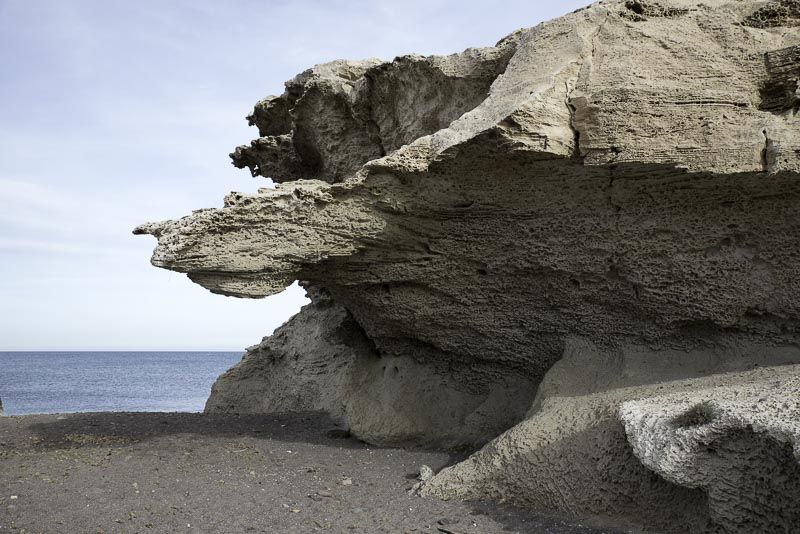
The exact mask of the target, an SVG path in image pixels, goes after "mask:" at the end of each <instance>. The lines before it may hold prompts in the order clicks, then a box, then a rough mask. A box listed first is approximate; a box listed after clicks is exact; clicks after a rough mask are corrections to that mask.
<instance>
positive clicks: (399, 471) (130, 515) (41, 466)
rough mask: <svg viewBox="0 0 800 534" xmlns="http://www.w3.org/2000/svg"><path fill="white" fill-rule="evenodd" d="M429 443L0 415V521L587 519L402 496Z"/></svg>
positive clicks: (232, 422)
mask: <svg viewBox="0 0 800 534" xmlns="http://www.w3.org/2000/svg"><path fill="white" fill-rule="evenodd" d="M458 459H459V458H457V457H456V456H454V455H450V454H448V453H443V452H427V451H407V450H399V449H381V448H374V447H370V446H368V445H366V444H364V443H362V442H359V441H358V440H355V439H352V438H349V437H347V436H346V435H345V433H344V432H342V431H341V430H338V429H337V428H336V427H335V425H334V424H333V423H332V422H331V421H330V420H329V419H327V418H326V417H324V416H321V415H317V414H301V415H295V414H293V415H286V416H243V417H229V416H215V415H203V414H188V413H182V414H174V413H173V414H165V413H139V414H131V413H95V414H66V415H35V416H22V417H0V532H10V531H15V532H59V533H60V532H93V533H96V532H105V533H111V532H145V533H149V532H314V531H328V532H444V533H478V532H480V533H488V532H552V533H588V532H600V531H598V530H595V529H589V528H586V527H582V526H581V525H579V524H575V523H570V522H567V521H561V520H557V519H548V518H543V517H539V516H535V515H532V514H530V513H526V512H523V511H520V510H515V509H512V508H503V507H497V506H492V505H487V504H482V503H462V502H444V501H439V500H433V499H424V498H420V497H414V496H410V495H408V493H407V490H408V489H409V488H410V487H411V486H412V484H414V482H415V481H416V480H415V477H416V475H417V473H418V472H419V468H420V466H421V465H423V464H424V465H429V466H431V467H432V468H433V469H434V470H438V469H440V468H441V467H443V466H445V465H447V464H449V463H452V462H453V461H456V460H458Z"/></svg>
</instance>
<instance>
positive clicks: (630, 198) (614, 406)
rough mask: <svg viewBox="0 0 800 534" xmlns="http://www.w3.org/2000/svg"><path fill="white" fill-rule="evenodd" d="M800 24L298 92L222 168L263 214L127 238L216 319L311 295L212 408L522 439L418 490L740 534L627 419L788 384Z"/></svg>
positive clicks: (588, 40) (464, 62)
mask: <svg viewBox="0 0 800 534" xmlns="http://www.w3.org/2000/svg"><path fill="white" fill-rule="evenodd" d="M798 5H799V4H798V2H797V0H771V1H766V2H764V1H760V2H755V1H736V0H708V1H706V2H704V3H698V2H690V1H687V0H665V1H661V2H654V1H643V0H627V1H617V0H614V1H601V2H597V3H595V4H593V5H592V6H590V7H588V8H585V9H582V10H579V11H577V12H575V13H571V14H569V15H566V16H564V17H562V18H560V19H557V20H554V21H551V22H548V23H544V24H540V25H539V26H536V27H535V28H530V29H524V30H520V31H518V32H515V33H514V34H512V35H511V36H509V37H508V38H506V39H504V40H503V41H501V42H500V43H498V45H497V46H496V47H492V48H484V49H470V50H467V51H465V52H463V53H461V54H455V55H452V56H446V57H435V56H434V57H420V56H405V57H401V58H397V59H395V60H394V61H392V62H385V63H384V62H380V61H378V60H367V61H355V62H353V61H336V62H333V63H329V64H325V65H318V66H316V67H314V68H313V69H310V70H309V71H306V72H304V73H303V74H301V75H299V76H298V77H296V78H295V79H294V80H292V81H290V82H288V83H287V85H286V91H285V92H284V94H283V95H281V96H279V97H268V98H266V99H264V100H262V101H261V102H259V103H258V104H257V105H256V107H255V110H254V111H253V114H252V115H251V116H250V117H249V119H250V121H251V124H254V125H256V126H257V127H258V129H259V134H260V135H261V137H260V138H259V139H257V140H255V141H253V142H252V143H251V144H250V145H248V146H243V147H239V148H237V149H236V151H235V152H234V154H232V157H233V160H234V164H235V165H236V166H238V167H248V168H249V169H250V170H251V172H252V173H253V174H254V175H261V176H267V177H270V178H273V179H274V180H275V181H276V182H282V183H279V184H278V187H277V189H275V190H270V189H263V190H260V191H259V192H258V193H257V194H253V195H248V194H241V193H233V194H231V195H229V196H228V197H227V198H226V203H225V207H223V208H222V209H213V210H200V211H197V212H195V213H194V214H192V215H190V216H188V217H185V218H183V219H179V220H176V221H164V222H161V223H154V224H152V223H151V224H147V225H143V226H141V227H139V228H138V229H137V230H136V232H137V233H148V234H152V235H154V236H156V237H157V238H158V240H159V244H158V247H157V248H156V251H155V253H154V255H153V260H152V261H153V264H154V265H156V266H159V267H164V268H168V269H173V270H176V271H180V272H185V273H187V274H188V275H189V277H190V278H191V279H192V280H193V281H195V282H197V283H199V284H201V285H203V286H204V287H207V288H208V289H210V290H211V291H214V292H217V293H222V294H226V295H234V296H240V297H262V296H266V295H271V294H274V293H277V292H279V291H281V290H282V289H283V288H285V287H286V286H288V285H289V284H290V283H291V282H292V281H294V280H302V281H303V285H304V286H305V287H306V288H308V289H309V291H310V292H311V293H312V298H313V296H314V295H325V299H324V300H325V302H324V303H323V302H317V301H315V303H314V304H313V305H311V306H309V307H307V308H306V309H304V311H303V312H301V314H300V315H299V316H297V317H296V318H295V319H293V320H292V321H291V322H290V323H288V324H287V325H286V326H285V327H283V328H282V329H281V330H280V331H279V332H278V333H277V335H276V336H275V337H273V338H269V339H267V340H265V341H264V342H263V343H262V344H261V345H259V346H257V347H254V348H251V349H250V351H249V352H248V355H247V356H246V357H245V359H244V360H243V362H242V363H241V364H239V366H237V367H236V368H234V370H232V371H230V372H229V373H227V374H226V375H224V376H223V377H222V378H221V379H220V381H219V382H218V383H217V385H216V386H215V388H214V392H213V394H212V397H211V399H209V404H208V409H209V410H211V411H233V412H247V411H262V410H265V411H273V410H292V409H298V410H299V409H303V410H305V409H324V410H327V411H329V412H331V413H333V414H335V415H337V416H341V417H343V418H345V419H346V420H347V421H348V424H349V426H350V428H351V430H352V431H353V433H354V434H355V435H357V436H360V437H362V438H364V439H367V440H369V441H372V442H375V443H395V444H398V443H399V444H424V445H446V446H451V445H474V444H480V443H484V442H486V441H487V440H489V439H491V438H492V437H494V436H496V435H497V434H499V433H500V432H501V431H502V430H504V429H506V428H508V427H510V426H511V425H513V424H514V423H517V422H519V421H521V420H523V419H525V417H526V414H527V416H528V419H525V421H523V422H522V423H520V425H519V426H517V427H514V429H512V430H509V431H508V432H506V433H505V434H503V435H502V436H501V437H500V438H498V439H497V440H496V441H494V442H492V444H490V445H487V448H485V449H484V450H483V451H482V452H480V453H478V454H477V456H475V457H473V459H472V460H468V461H467V462H466V463H465V464H462V465H460V466H457V467H455V468H452V470H449V471H447V472H446V474H440V475H437V476H435V477H433V479H431V480H430V481H429V484H428V485H427V486H426V489H425V491H428V492H430V493H436V494H441V495H445V494H448V495H455V496H464V495H470V496H483V497H485V496H490V497H495V498H502V499H507V500H514V501H519V502H523V503H527V504H529V505H533V506H537V507H541V508H544V509H546V510H553V511H559V512H566V513H572V514H577V515H587V514H588V515H594V516H597V517H599V518H601V519H602V518H605V519H613V518H623V519H627V520H629V521H631V523H632V524H636V525H650V526H653V528H668V527H669V528H674V529H678V530H680V529H681V528H685V529H692V530H703V529H710V530H714V529H723V530H724V529H728V530H737V529H743V528H745V527H742V526H741V525H747V524H748V523H747V521H754V520H755V519H753V514H754V513H755V512H752V513H751V512H748V510H750V511H752V510H753V509H754V508H753V506H750V505H747V506H745V505H743V508H742V510H745V511H744V512H742V513H743V515H742V516H741V517H739V516H737V517H733V516H732V515H731V514H730V513H728V512H727V511H724V510H729V509H730V506H733V505H735V503H736V500H735V499H730V498H728V497H726V498H725V499H728V501H727V502H728V504H725V503H723V502H722V501H724V500H725V499H721V500H720V499H717V498H716V497H714V495H716V493H715V492H717V491H718V488H717V486H715V484H716V483H714V482H709V480H708V479H703V481H700V482H696V483H695V482H691V483H690V482H686V484H683V482H681V481H679V480H678V477H679V475H678V474H676V473H677V471H676V470H675V469H673V468H672V467H669V466H671V465H677V463H676V462H678V460H675V459H673V458H672V457H671V456H670V457H666V456H665V457H660V456H658V455H657V454H656V455H654V454H651V453H649V452H647V451H648V449H647V447H648V446H647V443H650V442H651V441H652V440H651V441H647V440H639V439H638V438H636V439H634V438H631V441H630V442H629V441H628V437H630V435H632V434H630V433H628V434H626V429H628V428H629V427H630V428H631V429H634V428H640V427H641V425H642V424H644V423H641V421H640V419H636V418H635V417H634V415H632V414H633V413H634V412H630V411H625V412H624V413H625V414H626V415H625V416H624V417H623V420H624V424H623V422H620V419H617V413H618V412H619V413H623V411H624V410H623V409H622V408H621V406H622V405H623V403H624V402H625V401H628V400H633V399H634V398H639V397H638V396H641V397H642V398H654V399H656V400H654V401H653V402H654V403H655V404H656V405H659V404H660V403H663V405H664V410H666V411H664V413H663V414H662V415H660V416H659V418H658V420H659V421H662V423H663V421H666V419H664V417H667V416H666V415H665V414H667V412H669V413H672V412H671V411H670V410H672V409H673V408H674V407H675V406H677V405H676V404H675V401H674V399H672V398H664V399H660V397H659V395H660V391H661V390H659V389H658V388H660V387H661V386H656V385H653V384H655V383H658V382H662V381H675V380H681V379H692V380H694V381H689V382H685V383H684V382H681V384H683V385H680V386H669V387H667V386H664V387H665V388H667V389H670V388H672V389H674V388H678V390H680V391H685V392H686V395H687V398H688V397H690V396H691V394H692V393H691V392H692V391H694V390H698V391H699V390H700V389H704V388H708V387H711V386H713V385H714V384H718V383H724V382H725V381H727V380H729V378H726V376H727V375H724V374H720V373H730V372H742V371H746V370H750V369H752V368H753V367H754V366H756V365H779V364H791V363H800V350H798V348H797V347H798V346H800V282H798V281H799V280H800V263H798V258H800V239H799V237H800V117H799V116H798V114H797V111H798V109H800V97H798V85H797V83H798V79H799V78H800V66H799V62H798V50H800V48H798V47H799V46H800V26H798V24H797V20H798V16H797V13H798ZM348 339H350V340H351V341H352V340H360V341H358V342H357V343H355V344H353V343H351V342H350V341H348ZM559 360H560V361H559ZM556 362H559V363H558V364H556ZM554 364H556V365H555V367H554ZM789 369H791V368H789V367H785V368H783V367H782V368H780V369H778V370H776V371H774V372H775V373H783V372H789ZM548 371H549V372H548ZM764 372H766V371H764ZM708 375H711V376H713V378H708V379H707V380H706V379H702V378H700V377H704V376H708ZM736 376H737V378H730V380H734V381H736V383H737V384H739V383H741V384H743V385H742V387H745V386H746V385H747V384H748V383H749V381H751V380H756V378H758V376H760V375H758V376H757V373H756V374H755V375H753V374H743V375H736ZM681 388H682V389H681ZM670 390H671V389H670ZM716 391H717V390H716V389H714V390H713V391H711V393H709V394H712V395H716V393H715V392H716ZM719 391H720V392H722V391H723V390H719ZM725 391H727V390H725ZM774 393H775V395H785V394H786V392H785V391H782V390H781V391H777V390H776V391H775V392H774ZM719 394H720V395H722V396H724V395H727V394H726V393H719ZM657 397H658V398H657ZM776 398H778V397H776ZM659 399H660V400H659ZM625 406H628V407H629V408H630V407H631V406H634V405H628V404H625ZM642 406H644V405H642ZM648 406H649V405H648ZM632 409H633V408H630V410H632ZM642 409H643V410H644V408H642ZM737 409H738V408H737ZM620 410H622V411H620ZM625 410H628V408H625ZM647 410H648V411H647V413H656V410H655V409H654V408H647ZM659 413H660V412H659ZM731 413H732V412H731ZM742 413H744V412H742ZM647 424H648V425H649V424H650V423H647ZM660 424H661V423H658V425H660ZM653 425H655V426H647V429H650V428H652V429H660V428H662V427H661V426H658V425H656V424H655V423H653ZM623 426H624V428H623ZM553 427H557V428H556V429H555V430H553ZM641 428H644V427H641ZM726 428H727V427H726ZM731 428H733V427H731ZM645 430H646V429H645ZM645 430H639V431H637V432H639V434H637V435H644V434H642V433H643V432H645ZM654 431H656V430H654ZM630 432H633V430H631V431H630ZM648 432H649V430H648ZM670 435H672V434H670ZM675 435H677V434H675ZM770 436H771V434H770ZM762 438H763V436H762V434H758V436H756V437H753V439H750V438H747V439H748V440H750V441H748V442H747V443H749V445H747V446H748V447H750V446H752V447H753V448H754V450H758V451H762V450H763V451H766V450H768V449H769V450H772V448H771V447H772V445H771V442H769V443H767V442H765V441H764V439H767V438H764V439H762ZM648 439H650V438H648ZM665 439H668V441H669V440H671V439H672V438H669V437H668V438H665ZM698 439H699V438H698ZM769 439H772V438H769ZM767 441H768V440H767ZM669 443H671V442H669ZM743 446H744V445H743ZM565 450H568V451H571V452H569V454H571V455H573V456H569V457H567V456H564V455H565V454H566V453H564V452H563V451H565ZM595 450H596V451H598V452H597V453H593V452H591V451H595ZM776 450H777V449H776ZM636 451H639V452H636ZM642 451H645V452H642ZM754 454H755V453H754ZM758 454H761V452H758ZM758 454H756V455H758ZM765 454H766V456H764V457H767V456H770V455H771V454H772V453H771V452H770V453H765ZM579 455H582V456H581V457H580V459H579V460H576V462H577V463H574V462H573V461H572V460H571V459H568V458H573V457H577V456H579ZM762 456H763V455H762ZM691 457H692V458H695V457H698V458H699V457H700V456H698V455H694V456H691ZM770 457H772V456H770ZM726 458H729V460H730V462H732V463H733V464H736V465H740V463H737V462H738V459H736V458H733V457H732V456H731V457H726ZM681 461H683V460H681ZM704 461H705V460H704ZM471 462H472V463H471ZM473 464H474V467H475V468H474V469H472V468H470V466H471V465H473ZM756 465H758V466H759V467H758V469H762V468H763V469H766V468H765V467H764V466H765V465H766V463H764V462H761V463H757V464H756ZM780 465H781V466H784V467H782V468H785V469H790V468H789V467H785V466H788V465H789V464H780ZM792 465H793V464H792ZM490 467H491V469H489V468H490ZM487 469H488V471H487ZM791 469H793V468H791ZM707 472H708V473H716V472H718V468H717V467H713V468H712V467H710V466H709V467H708V469H707ZM787 472H788V471H787ZM476 473H477V474H476ZM484 473H491V477H490V478H491V480H489V479H486V478H481V477H483V474H484ZM604 473H605V474H604ZM608 473H614V474H613V477H616V479H615V480H611V479H610V477H612V475H611V474H608ZM657 473H658V474H657ZM759 473H760V474H759V476H767V474H766V473H767V471H764V472H763V473H762V472H761V471H759ZM487 476H489V475H487ZM681 476H682V475H681ZM792 476H793V475H792ZM613 477H612V478H613ZM789 479H791V480H789ZM789 479H787V480H789V482H787V485H785V486H783V488H784V489H779V488H777V487H776V488H771V489H769V492H767V493H765V494H764V495H761V494H759V495H760V496H759V497H757V499H761V500H763V499H767V498H770V495H771V494H772V493H770V492H773V493H774V492H778V491H785V492H787V493H786V494H787V495H791V492H792V491H794V489H792V488H793V486H791V484H793V482H792V481H793V480H794V479H793V478H791V477H789ZM486 480H489V481H488V482H487V481H486ZM681 480H683V479H681ZM682 484H683V485H682ZM637 499H638V501H637ZM715 499H716V500H715ZM754 502H760V501H754ZM776 502H778V501H776ZM781 502H782V501H781ZM731 503H734V504H731ZM748 506H750V507H748ZM786 510H787V511H786V513H783V512H781V511H775V512H771V513H773V515H775V516H776V517H777V519H776V521H778V522H777V523H774V524H773V523H763V525H764V526H765V528H767V527H769V528H773V526H774V525H779V524H783V523H780V521H785V520H787V519H786V518H787V517H790V514H792V513H794V512H793V511H791V509H789V508H787V509H786ZM690 512H691V513H690ZM687 514H688V515H687ZM692 514H694V515H692ZM781 514H783V515H781ZM786 514H789V515H786ZM637 518H638V519H637Z"/></svg>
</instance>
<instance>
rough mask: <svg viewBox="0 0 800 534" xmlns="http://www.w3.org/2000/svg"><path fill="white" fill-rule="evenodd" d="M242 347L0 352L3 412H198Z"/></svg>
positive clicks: (18, 413)
mask: <svg viewBox="0 0 800 534" xmlns="http://www.w3.org/2000/svg"><path fill="white" fill-rule="evenodd" d="M242 355H243V353H242V352H0V400H2V403H3V407H4V409H5V412H4V415H23V414H35V413H70V412H199V411H202V410H203V406H204V405H205V402H206V399H208V395H209V393H210V391H211V384H213V383H214V380H216V378H217V377H218V376H219V375H220V374H222V373H223V372H225V371H226V370H228V369H229V368H231V367H232V366H233V365H234V364H236V363H237V362H238V361H239V360H240V359H241V358H242Z"/></svg>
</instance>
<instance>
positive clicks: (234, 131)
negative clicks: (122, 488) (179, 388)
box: [0, 0, 588, 351]
mask: <svg viewBox="0 0 800 534" xmlns="http://www.w3.org/2000/svg"><path fill="white" fill-rule="evenodd" d="M587 4H588V1H586V0H583V1H573V0H565V1H559V2H554V1H536V0H505V1H498V2H485V1H481V2H477V1H464V0H461V1H457V0H424V1H420V0H403V1H402V2H400V1H397V2H389V1H380V0H371V1H341V0H332V1H321V0H318V1H291V0H259V1H256V0H232V1H226V2H219V1H211V0H207V1H203V0H136V1H133V0H126V1H121V0H0V351H1V350H241V349H243V348H244V347H247V346H248V345H252V344H255V343H258V342H259V341H260V340H261V338H262V337H263V336H265V335H268V334H270V333H272V331H273V330H274V329H275V328H276V327H277V326H279V325H280V324H282V323H283V322H284V321H286V320H287V319H288V318H289V317H290V316H291V315H293V314H294V313H296V312H297V311H298V310H299V308H300V307H301V306H302V305H303V304H305V303H306V302H307V300H306V299H305V297H304V292H303V290H302V289H301V288H299V287H297V286H296V285H294V286H293V287H290V288H289V289H288V290H287V291H285V292H283V293H281V294H280V295H275V296H273V297H268V298H266V299H262V300H246V299H235V298H231V297H223V296H219V295H213V294H211V293H209V292H208V291H206V290H204V289H203V288H201V287H200V286H197V285H194V284H192V283H191V282H190V281H189V280H188V279H187V278H186V277H185V276H184V275H182V274H179V273H173V272H169V271H165V270H161V269H156V268H155V267H152V266H151V265H150V263H149V258H150V254H151V252H152V249H153V247H154V246H155V240H154V239H153V238H152V237H149V236H146V237H142V236H138V237H134V236H133V235H131V230H132V229H133V228H134V227H135V226H136V225H138V224H140V223H142V222H146V221H156V220H162V219H170V218H178V217H181V216H183V215H186V214H188V213H189V212H191V210H193V209H198V208H203V207H218V206H221V205H222V198H223V197H224V196H225V195H226V194H227V193H228V192H230V191H246V192H255V190H256V189H257V188H258V187H263V186H265V185H266V182H265V179H263V178H251V177H250V174H249V172H248V171H247V170H246V169H245V170H238V169H235V168H234V167H233V166H232V165H231V164H230V160H229V158H228V153H229V152H231V151H232V149H233V148H234V147H235V146H237V145H241V144H245V143H248V142H249V141H250V140H251V139H253V138H255V137H257V135H258V133H257V131H256V130H255V128H251V127H248V125H247V121H246V120H245V118H244V117H245V116H246V115H247V114H248V113H249V112H250V111H251V110H252V107H253V104H254V103H255V102H256V101H257V100H259V99H260V98H263V97H264V96H266V95H269V94H280V93H281V92H282V91H283V82H284V81H285V80H288V79H290V78H292V77H293V76H294V75H295V74H297V73H299V72H302V71H303V70H305V69H307V68H308V67H310V66H312V65H314V64H317V63H323V62H326V61H331V60H334V59H339V58H348V59H360V58H367V57H379V58H382V59H392V58H393V57H395V56H398V55H402V54H408V53H419V54H426V55H427V54H449V53H453V52H459V51H461V50H463V49H464V48H467V47H470V46H491V45H493V44H494V43H496V42H497V41H498V40H499V39H500V38H501V37H503V36H505V35H507V34H509V33H511V32H512V31H514V30H516V29H517V28H520V27H528V26H534V25H536V24H537V23H539V22H541V21H543V20H547V19H551V18H554V17H556V16H559V15H562V14H564V13H567V12H569V11H573V10H575V9H577V8H579V7H582V6H584V5H587Z"/></svg>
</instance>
